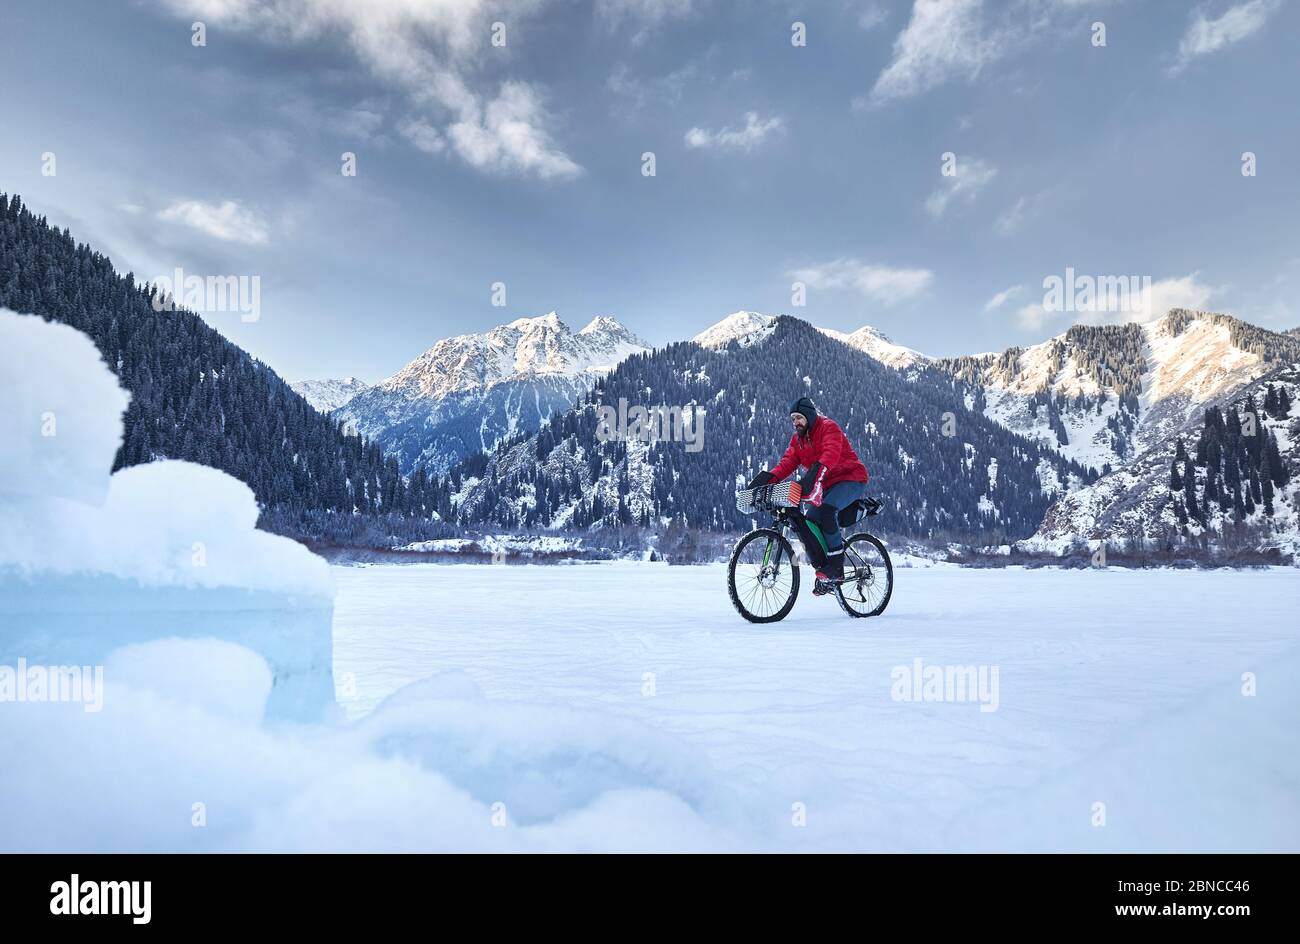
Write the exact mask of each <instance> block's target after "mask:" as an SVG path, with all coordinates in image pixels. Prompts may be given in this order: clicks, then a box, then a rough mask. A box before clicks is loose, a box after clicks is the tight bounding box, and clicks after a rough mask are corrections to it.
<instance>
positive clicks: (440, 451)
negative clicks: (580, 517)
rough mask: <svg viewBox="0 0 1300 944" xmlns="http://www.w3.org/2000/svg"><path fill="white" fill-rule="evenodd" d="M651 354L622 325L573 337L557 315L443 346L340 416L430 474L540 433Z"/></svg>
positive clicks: (596, 323)
mask: <svg viewBox="0 0 1300 944" xmlns="http://www.w3.org/2000/svg"><path fill="white" fill-rule="evenodd" d="M645 350H648V346H647V345H646V344H645V343H644V342H643V341H641V340H640V339H639V338H637V337H636V335H634V334H633V333H632V332H631V331H629V330H628V329H627V328H625V327H623V325H621V324H619V323H618V322H617V321H615V320H614V319H613V318H605V317H601V318H595V319H593V320H592V321H591V322H590V323H589V324H588V325H587V326H586V327H584V328H583V329H582V330H581V331H578V332H576V333H575V332H574V331H572V330H571V329H570V328H569V326H568V325H566V324H565V323H564V322H562V321H561V320H560V319H559V316H558V315H557V314H556V313H555V312H551V313H549V314H547V315H543V316H541V317H539V318H518V319H516V320H514V321H512V322H510V323H509V324H505V325H499V326H497V327H495V328H492V329H491V330H490V331H485V332H482V333H478V334H465V335H459V336H457V337H454V338H447V339H445V340H443V341H439V342H438V343H437V344H435V345H434V346H433V347H432V348H430V349H429V350H428V351H425V352H424V353H423V354H421V355H420V356H419V357H417V358H416V359H415V360H413V361H411V362H410V363H409V364H407V365H406V366H405V367H403V368H402V369H401V370H399V371H398V372H397V373H396V374H394V375H393V376H391V377H389V378H387V379H386V380H383V381H381V382H380V383H378V384H376V385H375V386H374V387H372V388H370V389H369V390H367V391H365V392H363V393H361V394H360V395H358V396H356V397H354V398H353V399H351V400H350V401H349V402H348V403H347V404H346V405H345V406H344V407H343V408H342V409H340V410H339V411H338V413H337V416H338V417H339V418H340V419H342V420H343V421H344V422H345V423H346V424H348V425H349V426H351V427H353V428H355V429H356V431H357V432H359V433H361V434H362V435H364V436H366V437H368V438H371V439H374V440H376V441H377V442H378V443H379V444H380V445H381V446H382V447H383V448H384V450H385V451H386V452H389V453H390V454H393V455H395V456H396V457H397V458H398V461H399V463H400V465H401V467H402V469H403V470H404V471H409V470H411V469H412V468H413V467H414V466H415V465H417V464H421V463H422V464H424V465H425V466H426V468H428V469H429V470H430V471H434V472H439V471H443V470H445V469H447V468H449V467H450V466H451V465H452V464H454V463H455V462H456V461H458V460H459V459H462V458H464V457H465V456H467V455H472V454H473V453H475V452H481V451H484V450H489V449H491V448H493V447H494V446H495V444H496V443H497V442H498V441H499V440H500V439H501V438H503V437H505V436H509V435H511V434H512V433H514V432H516V431H518V430H533V429H536V428H537V427H538V425H540V423H541V422H543V421H544V420H545V419H546V418H547V417H548V416H550V415H551V413H552V412H554V411H555V410H560V409H564V408H565V407H567V406H570V405H572V404H573V403H574V402H575V401H576V400H577V399H578V398H579V397H580V396H581V395H582V394H584V393H586V392H587V391H588V390H589V389H591V385H592V384H593V383H594V382H595V380H596V379H597V378H598V377H600V376H601V375H603V374H604V373H606V372H608V371H609V370H611V369H613V367H614V366H615V365H617V364H618V363H619V362H620V361H622V360H624V359H625V358H627V357H628V356H629V355H631V354H635V353H639V352H641V351H645Z"/></svg>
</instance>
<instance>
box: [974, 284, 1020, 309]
mask: <svg viewBox="0 0 1300 944" xmlns="http://www.w3.org/2000/svg"><path fill="white" fill-rule="evenodd" d="M1024 290H1025V287H1024V286H1023V285H1013V286H1011V287H1010V288H1004V289H1003V290H1002V291H1000V292H998V293H997V294H996V295H994V296H993V297H992V298H990V299H989V300H988V301H987V302H985V303H984V310H985V311H992V310H993V309H994V308H1001V307H1002V306H1003V305H1005V304H1006V303H1007V300H1008V299H1010V298H1011V297H1012V296H1014V295H1019V294H1020V293H1021V292H1023V291H1024Z"/></svg>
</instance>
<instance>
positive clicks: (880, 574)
mask: <svg viewBox="0 0 1300 944" xmlns="http://www.w3.org/2000/svg"><path fill="white" fill-rule="evenodd" d="M790 485H791V483H790V482H780V483H777V484H775V485H761V486H759V487H758V488H752V489H741V490H740V491H738V492H736V508H737V509H739V510H740V511H741V512H742V513H744V514H753V513H755V512H762V513H765V514H770V515H771V516H772V524H771V525H770V526H768V527H760V528H755V529H754V530H753V531H750V532H749V533H748V534H746V535H744V536H742V537H741V538H740V540H739V541H737V542H736V546H735V548H733V549H732V552H731V560H730V561H729V562H728V564H727V592H728V593H729V595H730V596H731V603H732V605H733V606H735V608H736V611H737V612H738V613H739V614H740V615H741V616H743V617H744V618H745V619H747V620H749V621H750V622H751V623H775V622H777V621H778V620H782V619H785V617H786V616H787V615H789V613H790V610H791V609H792V608H793V607H794V601H795V598H796V597H798V595H799V562H798V560H797V559H796V558H795V552H794V547H793V546H792V545H791V543H790V540H789V538H788V537H787V535H788V534H789V532H790V531H791V530H793V529H794V527H795V525H794V522H795V516H796V515H800V516H802V514H803V512H801V511H800V510H799V505H798V503H797V502H793V501H791V499H790ZM881 507H883V503H882V502H881V501H880V500H879V499H876V498H860V499H858V500H857V501H855V502H851V503H850V504H848V505H846V506H844V507H843V508H841V509H840V511H839V513H838V516H837V518H838V521H839V525H840V527H841V528H845V527H851V526H853V525H855V524H857V523H858V522H860V521H862V520H864V519H865V518H869V517H874V516H875V515H877V514H879V513H880V509H881ZM893 594H894V565H893V562H892V561H890V559H889V551H887V550H886V549H885V545H884V543H883V542H881V540H880V539H879V538H877V537H876V536H875V535H873V534H869V533H867V532H866V531H859V532H858V533H857V534H854V535H851V536H850V537H849V538H847V539H846V540H845V542H844V578H843V579H842V580H839V581H836V583H835V598H836V599H837V600H839V603H840V608H841V609H843V610H844V612H845V613H848V614H849V616H852V617H858V618H861V617H867V616H879V615H880V614H881V613H883V612H885V607H887V606H888V605H889V600H890V597H892V596H893ZM742 597H743V598H744V599H743V600H742Z"/></svg>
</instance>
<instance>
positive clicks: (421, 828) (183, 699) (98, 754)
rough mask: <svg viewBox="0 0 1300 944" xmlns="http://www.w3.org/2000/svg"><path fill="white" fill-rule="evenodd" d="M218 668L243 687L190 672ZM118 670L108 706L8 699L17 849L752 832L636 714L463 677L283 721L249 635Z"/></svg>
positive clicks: (4, 734)
mask: <svg viewBox="0 0 1300 944" xmlns="http://www.w3.org/2000/svg"><path fill="white" fill-rule="evenodd" d="M200 664H210V665H218V666H220V671H219V672H218V673H217V675H219V676H220V677H221V678H223V679H229V680H230V682H231V684H232V686H233V687H234V688H235V689H236V690H237V691H236V694H233V695H225V694H223V693H221V692H219V691H218V690H217V689H216V688H215V687H213V686H210V685H208V684H206V683H204V684H200V685H199V686H197V687H192V686H190V685H188V684H187V681H188V680H189V679H190V678H191V677H192V676H191V674H190V673H191V671H192V669H193V667H194V666H196V665H200ZM108 666H109V669H110V671H107V672H106V673H105V679H106V681H105V685H106V689H107V690H106V693H105V696H104V705H103V710H102V711H101V712H99V713H97V714H94V715H87V714H85V713H84V712H82V711H81V708H80V706H77V705H64V704H47V705H31V704H26V703H24V704H16V705H10V706H7V709H6V711H5V713H4V714H3V715H0V750H3V751H5V752H6V756H11V757H22V758H23V763H22V764H20V765H14V768H13V769H12V770H11V771H10V772H9V774H8V775H7V776H5V777H4V778H0V850H4V851H17V850H24V851H38V850H40V851H48V850H77V851H82V852H97V851H106V850H124V851H182V852H205V851H206V852H215V851H276V852H287V851H311V850H329V851H369V850H385V851H421V850H445V851H568V850H627V849H642V850H651V851H667V850H670V849H675V850H682V849H731V848H742V847H744V843H742V842H741V841H740V840H739V839H738V836H739V835H742V834H743V831H742V830H741V829H740V828H739V827H740V824H739V823H737V822H735V820H736V819H737V818H738V814H736V813H734V812H732V811H734V810H736V809H737V808H738V807H740V806H741V805H742V804H741V803H739V802H738V800H739V799H740V798H739V797H738V796H737V795H736V794H735V793H734V791H732V789H731V788H730V787H729V786H728V785H727V784H726V783H725V782H723V781H722V780H721V779H719V778H718V777H717V776H716V775H715V774H712V773H705V771H711V769H712V768H711V767H710V766H709V765H708V764H707V763H702V762H701V758H700V757H699V756H697V755H696V752H695V750H694V749H692V748H688V747H686V746H685V745H684V744H683V743H682V742H681V741H679V740H677V739H675V738H672V737H670V736H667V735H664V734H660V733H657V732H655V731H653V730H652V729H650V728H648V727H646V726H645V725H642V724H639V723H636V722H631V721H626V720H611V719H609V718H603V719H593V718H592V717H591V716H590V715H589V714H579V713H577V712H567V711H557V710H556V709H554V708H551V707H548V706H542V705H529V704H524V703H510V704H506V703H493V702H490V701H485V700H484V699H483V698H482V697H481V695H480V694H479V693H478V692H477V689H476V687H475V686H473V684H472V683H470V682H468V680H467V679H466V678H465V677H459V678H456V677H453V678H450V679H448V678H435V679H433V680H430V681H426V682H419V683H415V684H414V685H413V686H411V687H410V689H409V690H403V691H399V692H397V693H395V694H394V696H393V697H392V698H391V699H390V700H388V701H387V702H385V703H384V705H383V706H381V707H380V708H379V709H378V710H377V711H376V712H375V713H374V715H373V716H371V717H370V718H369V719H367V721H366V722H365V723H364V724H361V725H352V726H280V727H275V728H268V727H265V726H262V725H260V724H258V723H257V719H256V718H255V717H254V716H255V714H256V712H255V710H254V709H255V708H256V707H257V703H258V697H259V696H260V695H261V694H262V693H263V692H264V686H265V682H266V678H267V676H268V674H269V671H268V669H267V666H266V665H265V663H262V662H261V660H260V658H259V657H258V656H256V655H255V654H254V653H252V652H249V651H247V650H240V649H239V647H235V646H231V645H230V644H228V643H222V642H218V641H215V640H191V641H188V642H185V643H178V642H176V641H172V640H168V641H164V642H162V643H158V644H152V645H149V646H146V647H132V648H130V649H126V650H121V651H118V652H115V653H113V654H112V655H110V657H109V659H108ZM160 679H163V680H165V681H161V682H160V681H159V680H160ZM88 719H89V720H88ZM8 752H12V753H8ZM51 784H57V785H58V789H55V790H52V789H50V785H51ZM17 811H21V814H20V815H19V814H18V812H17Z"/></svg>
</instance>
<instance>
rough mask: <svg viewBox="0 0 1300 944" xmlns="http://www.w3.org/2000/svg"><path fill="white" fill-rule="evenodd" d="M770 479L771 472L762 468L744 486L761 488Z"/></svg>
mask: <svg viewBox="0 0 1300 944" xmlns="http://www.w3.org/2000/svg"><path fill="white" fill-rule="evenodd" d="M770 481H772V473H771V472H769V471H767V469H764V470H763V471H762V472H760V473H758V475H756V476H754V478H753V479H752V480H751V481H750V483H749V484H748V485H746V486H745V487H746V488H762V487H763V486H764V485H766V484H767V483H768V482H770Z"/></svg>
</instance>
